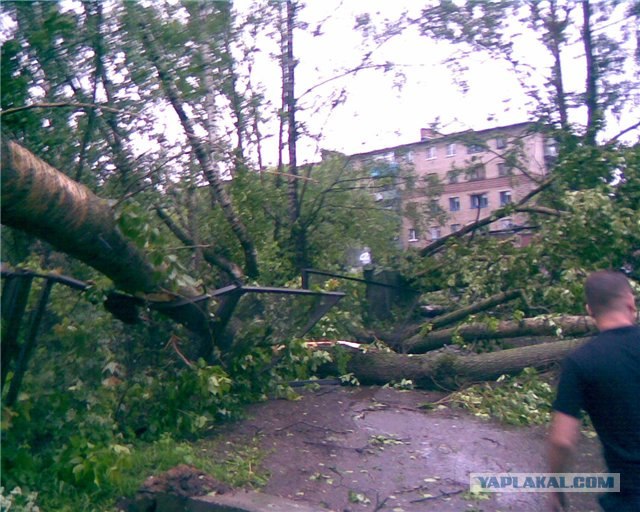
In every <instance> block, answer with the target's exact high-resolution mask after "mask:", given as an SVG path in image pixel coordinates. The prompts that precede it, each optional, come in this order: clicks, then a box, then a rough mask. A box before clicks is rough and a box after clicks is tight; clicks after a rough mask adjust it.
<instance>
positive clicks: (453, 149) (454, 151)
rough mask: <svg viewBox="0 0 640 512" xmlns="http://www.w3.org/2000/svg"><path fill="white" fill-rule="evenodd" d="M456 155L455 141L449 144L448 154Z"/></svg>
mask: <svg viewBox="0 0 640 512" xmlns="http://www.w3.org/2000/svg"><path fill="white" fill-rule="evenodd" d="M455 155H456V145H455V143H452V144H447V156H455Z"/></svg>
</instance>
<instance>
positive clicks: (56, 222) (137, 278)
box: [2, 137, 213, 353]
mask: <svg viewBox="0 0 640 512" xmlns="http://www.w3.org/2000/svg"><path fill="white" fill-rule="evenodd" d="M2 223H3V224H5V225H7V226H10V227H13V228H16V229H20V230H22V231H25V232H27V233H30V234H32V235H34V236H36V237H38V238H40V239H42V240H44V241H46V242H48V243H50V244H51V245H52V246H53V247H54V248H55V249H56V250H59V251H62V252H64V253H66V254H68V255H69V256H72V257H74V258H76V259H78V260H80V261H82V262H84V263H86V264H87V265H89V266H91V267H93V268H95V269H96V270H98V271H99V272H101V273H102V274H104V275H105V276H107V277H109V278H110V279H111V280H112V281H113V282H114V284H115V286H116V287H117V288H119V289H121V290H124V291H127V292H129V293H133V294H136V295H138V296H143V297H144V300H146V301H148V302H151V303H153V305H154V307H155V308H156V309H158V310H160V311H161V312H162V313H163V314H164V315H166V316H169V317H170V318H172V319H174V320H175V321H177V322H179V323H182V324H184V325H185V326H187V327H188V328H189V329H191V330H192V331H194V332H196V333H197V334H199V335H200V336H201V337H202V346H203V347H204V348H203V350H202V351H203V352H205V351H208V352H210V351H211V347H212V343H213V340H212V335H211V332H210V318H209V313H208V311H207V307H206V304H207V301H206V297H204V296H198V294H197V292H195V291H192V290H183V291H182V293H183V295H180V296H178V295H176V294H173V293H170V292H167V290H165V289H164V288H163V286H162V285H163V284H165V283H164V281H163V278H162V277H161V276H160V273H159V272H157V271H156V269H154V268H153V267H152V266H151V265H150V264H149V263H148V262H147V260H146V259H145V257H144V255H143V254H142V253H141V252H140V251H139V250H138V249H137V248H136V247H135V246H134V245H133V244H132V243H130V242H129V241H128V240H127V239H126V238H125V237H124V235H123V234H122V233H121V232H120V229H119V228H118V225H117V224H116V221H115V218H114V215H113V211H112V210H111V208H110V206H109V204H108V203H107V202H106V201H105V200H104V199H101V198H100V197H98V196H96V195H95V194H94V193H93V192H91V191H90V190H89V189H88V188H87V187H85V186H84V185H81V184H80V183H77V182H75V181H74V180H72V179H71V178H69V177H67V176H66V175H64V174H63V173H61V172H60V171H58V170H57V169H55V168H54V167H52V166H50V165H49V164H47V163H45V162H44V161H43V160H41V159H40V158H38V157H37V156H35V155H34V154H33V153H31V152H30V151H28V150H27V149H25V148H23V147H22V146H21V145H20V144H17V143H16V142H13V141H10V140H7V139H5V138H4V137H3V138H2ZM185 295H186V296H185ZM107 305H108V304H105V306H107ZM205 348H206V350H205ZM208 352H207V353H208Z"/></svg>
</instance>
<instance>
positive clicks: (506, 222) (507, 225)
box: [500, 219, 513, 229]
mask: <svg viewBox="0 0 640 512" xmlns="http://www.w3.org/2000/svg"><path fill="white" fill-rule="evenodd" d="M500 227H501V228H502V229H512V228H513V221H512V220H511V219H500Z"/></svg>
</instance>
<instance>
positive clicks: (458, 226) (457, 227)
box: [451, 224, 460, 233]
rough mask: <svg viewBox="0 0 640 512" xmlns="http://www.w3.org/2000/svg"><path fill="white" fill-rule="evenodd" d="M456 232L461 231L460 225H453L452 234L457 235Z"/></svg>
mask: <svg viewBox="0 0 640 512" xmlns="http://www.w3.org/2000/svg"><path fill="white" fill-rule="evenodd" d="M456 231H460V224H451V232H452V233H455V232H456Z"/></svg>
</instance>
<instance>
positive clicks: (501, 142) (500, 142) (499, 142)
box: [496, 137, 507, 149]
mask: <svg viewBox="0 0 640 512" xmlns="http://www.w3.org/2000/svg"><path fill="white" fill-rule="evenodd" d="M506 147H507V141H506V140H505V138H504V137H496V149H504V148H506Z"/></svg>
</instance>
